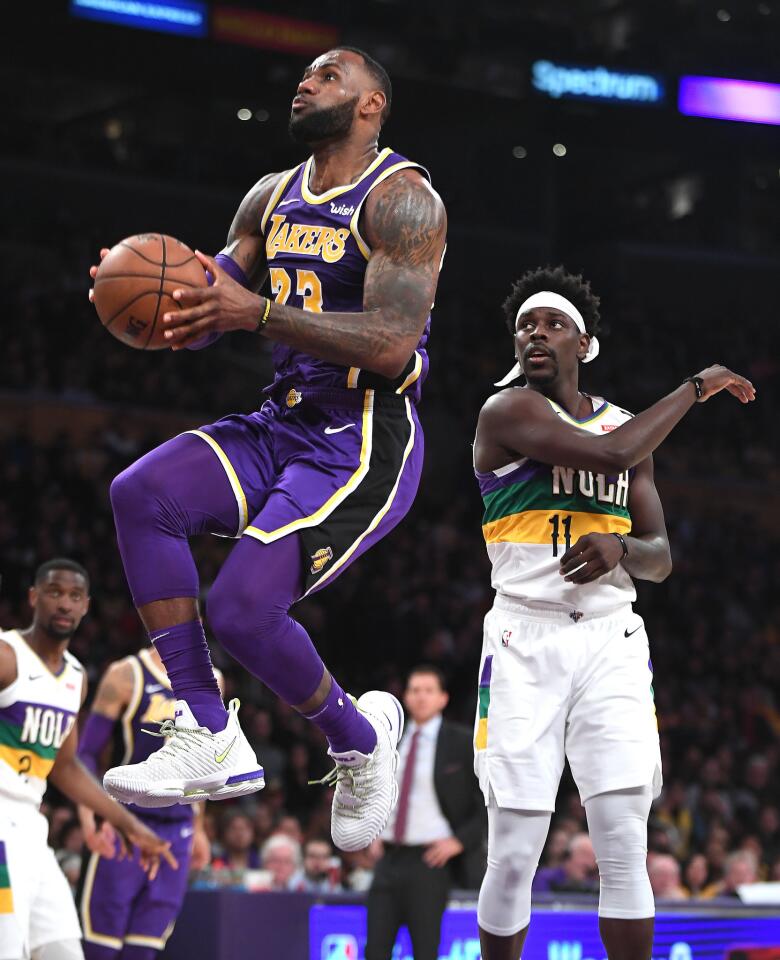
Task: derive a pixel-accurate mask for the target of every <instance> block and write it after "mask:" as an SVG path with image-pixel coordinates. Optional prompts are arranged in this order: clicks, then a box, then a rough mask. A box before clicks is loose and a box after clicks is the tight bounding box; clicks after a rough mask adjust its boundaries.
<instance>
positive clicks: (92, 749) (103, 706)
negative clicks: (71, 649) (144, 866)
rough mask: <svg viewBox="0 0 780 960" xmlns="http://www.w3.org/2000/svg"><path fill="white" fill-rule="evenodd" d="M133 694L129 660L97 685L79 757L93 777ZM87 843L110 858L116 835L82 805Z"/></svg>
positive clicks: (113, 666) (112, 668) (80, 811)
mask: <svg viewBox="0 0 780 960" xmlns="http://www.w3.org/2000/svg"><path fill="white" fill-rule="evenodd" d="M132 694H133V671H132V667H131V666H130V663H129V661H127V660H118V661H116V662H114V663H112V664H111V665H110V666H109V668H108V669H107V670H106V672H105V673H104V674H103V677H102V679H101V680H100V683H99V684H98V688H97V692H96V693H95V699H94V700H93V702H92V709H91V710H90V713H89V716H88V717H87V721H86V723H85V724H84V729H83V730H82V731H81V735H80V737H79V743H78V758H79V760H81V762H82V763H83V764H84V766H85V767H86V768H87V769H88V770H89V772H90V773H92V774H93V775H97V774H98V770H99V765H100V758H101V756H102V755H103V751H104V750H105V748H106V745H107V744H108V742H109V740H110V739H111V735H112V734H113V732H114V726H115V724H116V723H117V721H118V720H119V717H120V715H121V713H122V712H123V711H124V710H125V709H126V707H127V705H128V704H129V703H130V699H131V697H132ZM78 815H79V821H80V823H81V829H82V830H83V831H84V842H85V843H86V845H87V847H88V848H89V849H90V850H91V851H92V852H93V853H99V854H100V856H102V857H106V858H107V859H111V858H112V857H113V856H114V854H115V852H116V832H115V831H114V828H113V827H112V826H111V824H110V823H109V822H108V820H104V821H103V823H102V824H101V825H100V827H98V825H97V823H96V820H95V812H94V810H92V808H91V807H87V806H85V805H84V804H83V803H82V804H79V806H78Z"/></svg>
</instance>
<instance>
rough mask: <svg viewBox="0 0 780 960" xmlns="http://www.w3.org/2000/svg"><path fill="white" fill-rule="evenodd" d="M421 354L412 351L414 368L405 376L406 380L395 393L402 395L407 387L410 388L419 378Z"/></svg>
mask: <svg viewBox="0 0 780 960" xmlns="http://www.w3.org/2000/svg"><path fill="white" fill-rule="evenodd" d="M422 363H423V362H422V354H420V353H418V352H417V350H415V351H414V368H413V369H412V371H411V373H410V374H409V375H408V376H407V378H406V380H404V382H403V383H402V384H401V386H400V387H399V388H398V389H397V390H396V391H395V392H396V393H403V392H404V390H406V388H407V387H411V385H412V384H413V383H414V381H415V380H417V378H418V377H419V376H420V373H421V372H422Z"/></svg>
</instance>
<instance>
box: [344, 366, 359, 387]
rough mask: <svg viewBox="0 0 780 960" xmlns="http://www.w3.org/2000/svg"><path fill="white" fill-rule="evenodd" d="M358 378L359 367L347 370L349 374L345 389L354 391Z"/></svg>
mask: <svg viewBox="0 0 780 960" xmlns="http://www.w3.org/2000/svg"><path fill="white" fill-rule="evenodd" d="M359 376H360V367H350V368H349V373H348V374H347V387H348V388H349V389H350V390H354V389H355V388H356V387H357V385H358V377H359Z"/></svg>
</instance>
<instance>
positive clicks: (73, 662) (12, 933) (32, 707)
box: [0, 559, 176, 960]
mask: <svg viewBox="0 0 780 960" xmlns="http://www.w3.org/2000/svg"><path fill="white" fill-rule="evenodd" d="M30 606H31V607H32V609H33V622H32V624H31V626H30V627H28V628H27V629H26V630H7V631H4V632H0V960H28V958H31V960H82V958H83V953H82V949H81V944H80V938H81V929H80V927H79V922H78V918H77V916H76V907H75V904H74V902H73V897H72V895H71V892H70V888H69V886H68V883H67V881H66V880H65V877H64V875H63V873H62V871H61V870H60V868H59V866H58V864H57V861H56V860H55V857H54V852H53V851H52V850H51V848H50V847H49V846H48V844H47V835H48V823H47V821H46V818H45V817H44V816H43V815H42V814H41V812H40V810H39V807H40V803H41V798H42V797H43V794H44V791H45V790H46V782H47V780H51V782H52V783H53V784H55V785H56V786H57V788H58V789H59V790H60V791H62V793H64V794H65V795H66V796H67V797H69V798H70V799H71V800H72V801H73V802H74V803H81V804H85V805H86V806H88V807H90V808H91V809H92V810H94V811H95V813H97V814H98V815H99V816H101V817H103V818H104V819H106V820H108V821H109V822H110V823H111V824H112V825H113V826H114V827H115V828H116V830H117V831H118V833H119V835H120V836H121V837H122V838H123V847H125V848H126V846H129V845H130V844H133V845H135V846H137V847H138V849H139V851H140V859H141V864H142V866H144V867H145V869H147V870H149V873H150V875H154V874H156V873H157V870H158V868H159V861H160V857H161V856H162V857H164V858H165V859H166V860H167V861H168V862H169V863H170V864H171V866H173V867H176V861H175V858H174V857H173V856H172V855H171V853H170V851H169V847H170V844H168V843H164V842H163V841H162V840H160V838H159V837H158V836H157V835H156V834H155V833H153V832H152V831H151V830H150V829H149V828H148V827H146V826H144V825H143V824H142V823H141V822H140V821H139V820H138V819H137V818H136V817H135V816H133V814H132V813H130V811H129V810H126V809H125V808H124V807H122V806H120V805H119V804H118V803H116V802H115V801H114V800H112V799H111V798H110V797H109V796H108V795H107V794H106V793H104V791H103V790H102V788H101V787H100V786H99V785H98V784H97V783H96V782H95V780H93V779H92V777H91V776H90V775H89V773H88V772H87V771H86V770H85V768H84V767H83V766H82V764H81V763H80V761H79V760H77V759H76V746H77V739H78V733H77V727H76V716H77V714H78V712H79V710H80V709H81V705H82V703H83V702H84V697H85V695H86V675H85V673H84V669H83V668H82V666H81V664H80V663H79V662H78V660H77V659H76V658H75V657H74V656H73V655H72V654H71V653H69V652H68V650H67V649H66V648H67V646H68V642H69V641H70V638H71V636H72V635H73V633H74V632H75V630H76V628H77V627H78V625H79V623H80V622H81V619H82V618H83V616H84V614H85V613H86V612H87V608H88V607H89V579H88V577H87V572H86V570H84V568H83V567H82V566H80V565H79V564H77V563H74V562H73V561H72V560H66V559H58V560H50V561H48V562H47V563H44V564H43V565H42V566H41V567H39V568H38V571H37V573H36V576H35V584H34V586H32V587H31V588H30Z"/></svg>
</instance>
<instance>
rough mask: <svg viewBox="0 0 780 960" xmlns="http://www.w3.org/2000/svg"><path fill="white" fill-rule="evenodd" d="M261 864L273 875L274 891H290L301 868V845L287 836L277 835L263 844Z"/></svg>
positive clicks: (272, 884)
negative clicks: (292, 881) (291, 882)
mask: <svg viewBox="0 0 780 960" xmlns="http://www.w3.org/2000/svg"><path fill="white" fill-rule="evenodd" d="M260 863H261V866H262V868H263V870H268V871H269V872H270V874H271V889H272V890H289V889H290V881H291V880H292V878H293V877H294V876H295V873H296V871H297V870H298V869H300V866H301V845H300V844H299V843H298V842H297V841H296V840H293V839H292V838H291V837H289V836H287V834H284V833H275V834H274V835H273V836H272V837H270V838H269V839H268V840H266V841H265V843H264V844H263V847H262V850H261V851H260Z"/></svg>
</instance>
